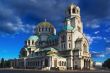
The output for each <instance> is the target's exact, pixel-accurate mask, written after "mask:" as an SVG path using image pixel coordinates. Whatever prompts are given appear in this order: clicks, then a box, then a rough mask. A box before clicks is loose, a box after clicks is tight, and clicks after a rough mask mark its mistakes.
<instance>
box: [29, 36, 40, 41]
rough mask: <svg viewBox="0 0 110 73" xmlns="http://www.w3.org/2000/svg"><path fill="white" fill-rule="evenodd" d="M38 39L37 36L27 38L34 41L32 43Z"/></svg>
mask: <svg viewBox="0 0 110 73" xmlns="http://www.w3.org/2000/svg"><path fill="white" fill-rule="evenodd" d="M38 38H39V37H38V36H36V35H33V36H30V37H29V38H28V40H34V41H37V40H38Z"/></svg>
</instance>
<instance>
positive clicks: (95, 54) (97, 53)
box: [91, 51, 105, 58]
mask: <svg viewBox="0 0 110 73" xmlns="http://www.w3.org/2000/svg"><path fill="white" fill-rule="evenodd" d="M91 55H92V57H96V58H97V57H100V58H102V57H105V53H104V52H96V51H92V52H91Z"/></svg>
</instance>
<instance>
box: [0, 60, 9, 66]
mask: <svg viewBox="0 0 110 73" xmlns="http://www.w3.org/2000/svg"><path fill="white" fill-rule="evenodd" d="M7 67H10V61H9V60H4V58H2V59H1V62H0V68H7Z"/></svg>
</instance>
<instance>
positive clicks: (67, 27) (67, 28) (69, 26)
mask: <svg viewBox="0 0 110 73" xmlns="http://www.w3.org/2000/svg"><path fill="white" fill-rule="evenodd" d="M63 29H64V30H73V29H74V28H73V27H72V26H71V25H67V26H64V28H63Z"/></svg>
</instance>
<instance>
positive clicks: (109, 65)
mask: <svg viewBox="0 0 110 73" xmlns="http://www.w3.org/2000/svg"><path fill="white" fill-rule="evenodd" d="M102 66H103V67H106V68H110V58H109V59H107V60H106V61H105V62H104V63H103V65H102Z"/></svg>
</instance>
